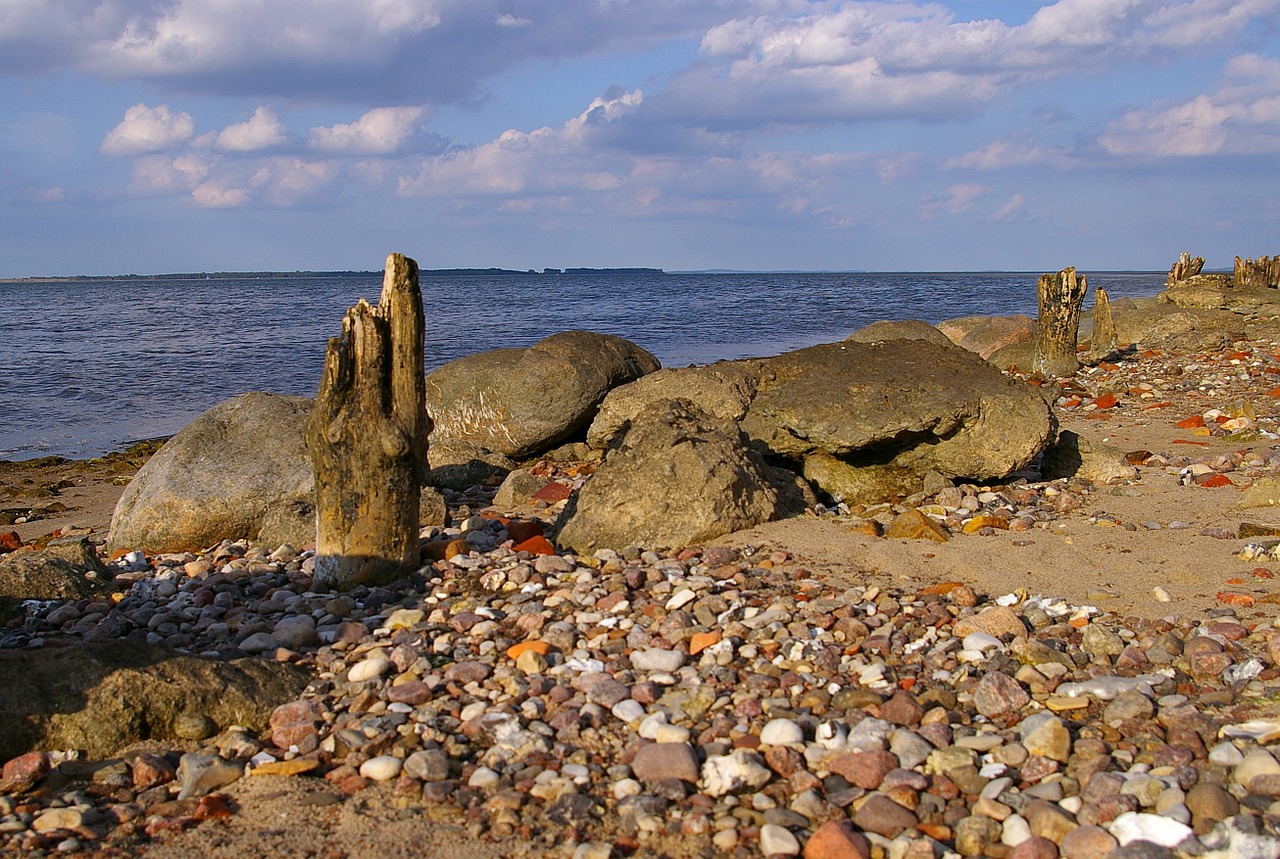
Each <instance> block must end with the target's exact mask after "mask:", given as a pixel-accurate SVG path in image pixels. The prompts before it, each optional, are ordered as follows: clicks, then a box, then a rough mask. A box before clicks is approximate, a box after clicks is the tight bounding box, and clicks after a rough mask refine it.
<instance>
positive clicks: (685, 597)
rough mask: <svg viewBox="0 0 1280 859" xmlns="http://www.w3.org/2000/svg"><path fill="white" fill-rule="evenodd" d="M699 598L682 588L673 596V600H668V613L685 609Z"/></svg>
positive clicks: (687, 589)
mask: <svg viewBox="0 0 1280 859" xmlns="http://www.w3.org/2000/svg"><path fill="white" fill-rule="evenodd" d="M697 597H698V595H697V594H696V593H694V592H693V591H692V590H690V589H689V588H681V589H680V590H678V591H676V592H675V594H673V595H672V597H671V599H669V600H667V605H666V609H667V611H675V610H676V609H678V608H683V607H684V606H686V605H688V604H689V603H691V602H693V601H694V600H695V599H697Z"/></svg>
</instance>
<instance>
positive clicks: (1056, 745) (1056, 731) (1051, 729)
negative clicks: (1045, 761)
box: [1019, 713, 1071, 763]
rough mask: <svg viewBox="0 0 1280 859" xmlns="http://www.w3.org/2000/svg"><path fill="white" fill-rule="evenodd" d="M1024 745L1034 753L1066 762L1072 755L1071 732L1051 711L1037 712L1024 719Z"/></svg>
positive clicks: (1021, 730)
mask: <svg viewBox="0 0 1280 859" xmlns="http://www.w3.org/2000/svg"><path fill="white" fill-rule="evenodd" d="M1019 730H1020V733H1021V738H1022V745H1023V746H1024V747H1026V749H1027V751H1028V752H1030V753H1031V754H1033V755H1040V756H1041V757H1046V758H1049V759H1050V760H1055V761H1058V762H1060V763H1066V762H1067V760H1068V759H1069V758H1070V757H1071V732H1070V731H1068V730H1067V726H1066V724H1065V723H1063V721H1062V720H1061V719H1059V718H1058V717H1057V716H1054V715H1053V714H1051V713H1035V714H1033V715H1031V716H1028V717H1027V718H1025V719H1023V720H1022V724H1021V726H1020V728H1019Z"/></svg>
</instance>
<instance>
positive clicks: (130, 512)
mask: <svg viewBox="0 0 1280 859" xmlns="http://www.w3.org/2000/svg"><path fill="white" fill-rule="evenodd" d="M310 412H311V400H309V399H307V398H305V397H290V396H285V395H282V394H264V393H260V392H252V393H248V394H241V395H240V396H238V397H234V398H232V399H230V400H227V401H226V402H223V403H220V404H218V405H216V406H214V407H213V408H211V409H209V410H208V411H206V412H205V413H204V414H202V415H200V416H199V417H197V418H196V419H195V420H193V421H192V422H191V423H190V424H188V425H187V426H186V427H184V428H183V429H182V430H180V431H179V432H178V434H177V435H175V436H174V437H173V438H171V439H169V441H167V442H166V443H165V444H164V446H163V447H161V448H160V450H158V451H156V453H155V455H154V456H152V457H151V459H149V460H147V463H146V465H144V466H143V467H142V469H141V470H139V471H138V473H137V475H136V476H135V477H134V478H133V480H132V481H131V482H130V483H129V485H128V486H127V487H126V488H125V491H124V494H123V495H121V496H120V501H119V502H118V503H117V504H116V509H115V512H114V513H113V514H112V516H111V531H110V533H109V536H108V540H107V547H108V549H109V550H112V551H114V550H116V549H129V550H132V549H143V550H146V551H150V552H188V551H190V552H194V551H199V550H200V549H202V548H205V547H207V546H210V545H213V544H214V543H217V542H219V541H221V540H226V539H230V540H238V539H248V540H254V541H256V542H259V543H262V544H265V545H271V546H277V545H280V544H281V543H291V544H293V545H295V546H302V545H306V544H307V543H314V542H315V503H314V498H313V477H312V473H311V461H310V459H309V458H308V456H307V448H306V445H305V443H304V442H303V427H304V425H305V424H306V421H307V416H308V415H309V414H310Z"/></svg>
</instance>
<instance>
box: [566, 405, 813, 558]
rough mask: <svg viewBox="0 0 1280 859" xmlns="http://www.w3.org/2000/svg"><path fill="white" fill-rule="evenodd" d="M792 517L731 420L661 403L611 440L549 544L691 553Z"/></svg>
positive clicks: (582, 548)
mask: <svg viewBox="0 0 1280 859" xmlns="http://www.w3.org/2000/svg"><path fill="white" fill-rule="evenodd" d="M789 512H791V511H789V510H788V509H787V508H786V507H785V505H784V502H783V500H782V497H781V495H780V493H779V491H778V489H776V488H775V487H774V486H772V485H770V483H769V481H768V479H767V478H766V476H765V474H764V469H763V464H762V463H761V462H760V461H759V460H758V459H757V458H756V457H755V456H753V455H751V454H750V453H749V452H748V451H747V448H746V445H745V444H744V443H743V440H742V439H741V437H740V433H739V431H738V428H737V426H736V424H734V423H733V421H731V420H727V419H725V418H720V417H716V416H714V415H712V414H710V413H708V412H707V411H704V410H703V409H702V408H700V407H698V406H696V405H694V404H693V403H691V402H689V401H688V400H668V401H666V402H664V403H661V404H657V405H654V406H651V407H649V408H648V409H646V410H645V411H644V412H643V413H641V414H639V415H637V416H636V417H635V418H634V419H633V420H632V421H631V422H630V424H629V426H628V427H627V429H626V430H625V431H624V432H623V433H622V434H621V435H620V437H619V438H617V439H616V440H615V441H614V444H613V447H612V448H611V449H610V450H609V452H608V454H607V455H606V456H605V458H604V461H603V462H601V464H600V466H599V467H598V468H597V469H596V472H595V474H594V475H593V476H592V477H591V479H590V480H588V481H587V483H586V484H585V485H584V486H583V487H582V488H581V489H579V490H578V491H577V492H576V493H575V494H574V495H573V496H572V497H571V498H570V499H569V503H568V505H567V506H566V508H565V511H564V513H563V514H562V515H561V518H560V520H559V522H558V523H557V529H558V533H557V536H556V542H557V543H559V544H560V545H561V546H562V547H565V548H569V549H573V550H574V551H577V552H581V553H588V552H593V551H595V550H596V549H600V548H616V549H621V548H623V547H624V546H646V547H653V548H659V547H675V546H689V545H695V544H699V543H702V542H704V541H707V540H711V539H713V538H715V537H719V536H721V535H723V534H728V533H730V532H732V531H737V530H741V529H743V528H750V527H753V526H755V525H759V524H761V523H762V522H767V521H769V520H772V519H777V518H779V517H781V516H783V515H786V514H787V513H789Z"/></svg>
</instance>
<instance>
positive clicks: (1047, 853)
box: [1006, 835, 1058, 859]
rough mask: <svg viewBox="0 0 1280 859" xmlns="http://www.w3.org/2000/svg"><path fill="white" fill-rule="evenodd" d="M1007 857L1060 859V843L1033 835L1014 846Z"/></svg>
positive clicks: (1018, 858) (1007, 858)
mask: <svg viewBox="0 0 1280 859" xmlns="http://www.w3.org/2000/svg"><path fill="white" fill-rule="evenodd" d="M1006 859H1058V845H1056V844H1054V843H1053V842H1052V841H1050V840H1049V839H1047V838H1041V837H1040V836H1038V835H1033V836H1031V837H1030V838H1028V839H1026V840H1025V841H1022V842H1021V843H1019V844H1017V845H1015V846H1014V848H1013V849H1012V850H1010V851H1009V854H1008V856H1007V857H1006Z"/></svg>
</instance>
